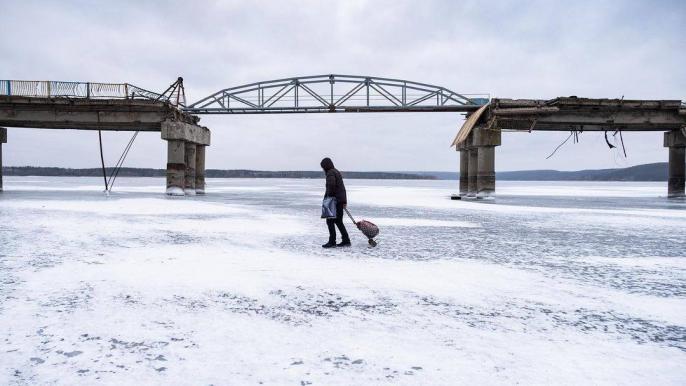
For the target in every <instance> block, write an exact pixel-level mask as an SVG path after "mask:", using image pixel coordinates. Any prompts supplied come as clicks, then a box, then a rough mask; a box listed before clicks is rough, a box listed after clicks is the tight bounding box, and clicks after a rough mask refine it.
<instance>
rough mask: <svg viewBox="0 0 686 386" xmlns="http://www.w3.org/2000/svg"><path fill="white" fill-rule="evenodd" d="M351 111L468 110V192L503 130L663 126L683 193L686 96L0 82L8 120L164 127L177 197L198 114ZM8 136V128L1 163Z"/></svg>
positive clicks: (350, 82) (0, 135)
mask: <svg viewBox="0 0 686 386" xmlns="http://www.w3.org/2000/svg"><path fill="white" fill-rule="evenodd" d="M351 112H353V113H366V112H375V113H384V112H396V113H397V112H416V113H418V112H422V113H426V112H452V113H463V114H466V115H467V119H466V121H465V122H464V124H463V126H462V128H461V129H460V131H459V132H458V134H457V136H456V137H455V140H454V141H453V143H452V145H453V146H454V147H455V148H456V149H457V150H458V151H460V194H459V195H456V196H455V197H454V198H460V199H462V198H464V199H470V198H489V197H493V196H494V194H495V147H496V146H499V145H500V144H501V134H502V132H507V131H525V132H532V131H540V130H546V131H569V132H570V137H572V136H574V137H577V136H578V134H579V133H581V132H583V131H604V132H605V133H606V137H607V133H608V132H610V133H611V134H612V135H614V136H616V135H617V134H619V138H620V139H621V138H622V137H621V135H622V132H623V131H661V132H664V133H665V134H664V146H665V147H668V148H669V181H668V196H669V197H684V181H685V175H684V164H685V158H684V149H685V148H686V105H684V103H683V102H682V101H677V100H623V99H589V98H577V97H568V98H555V99H552V100H535V99H527V100H513V99H490V96H489V95H488V94H465V93H458V92H454V91H452V90H450V89H448V88H445V87H441V86H435V85H430V84H426V83H420V82H414V81H408V80H400V79H391V78H381V77H371V76H357V75H336V74H327V75H315V76H302V77H293V78H284V79H277V80H269V81H262V82H256V83H250V84H246V85H242V86H236V87H230V88H225V89H222V90H219V91H217V92H215V93H213V94H211V95H209V96H207V97H204V98H202V99H200V100H198V101H197V102H194V103H191V104H187V103H186V97H185V89H184V85H183V79H182V78H179V79H178V80H177V81H176V82H174V83H173V84H171V85H170V86H169V87H168V88H167V90H165V91H164V92H161V93H156V92H152V91H148V90H146V89H143V88H140V87H137V86H134V85H131V84H127V83H123V84H118V83H91V82H55V81H14V80H0V126H6V127H31V128H54V129H81V130H98V131H102V130H115V131H135V132H136V133H138V132H139V131H157V132H160V133H161V137H162V139H164V140H166V141H167V143H168V146H167V194H170V195H184V194H186V195H193V194H204V189H205V179H204V175H205V166H204V165H205V148H206V147H207V146H209V145H210V131H209V129H207V128H206V127H203V126H201V125H199V121H200V119H199V117H198V115H202V114H289V113H290V114H293V113H351ZM135 135H136V134H134V137H133V138H132V140H131V141H130V143H129V145H128V146H127V149H126V150H125V153H124V154H123V156H122V157H123V158H125V154H126V153H127V152H128V149H130V147H131V144H132V142H133V139H135ZM6 142H7V130H6V129H5V128H0V166H1V165H2V152H1V151H2V147H1V146H2V143H6ZM608 144H609V142H608ZM123 158H120V162H122V163H123ZM118 165H119V163H118ZM104 169H105V167H104V161H103V171H104ZM0 170H1V169H0ZM106 184H107V183H106ZM0 190H2V174H1V172H0Z"/></svg>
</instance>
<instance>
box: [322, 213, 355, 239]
mask: <svg viewBox="0 0 686 386" xmlns="http://www.w3.org/2000/svg"><path fill="white" fill-rule="evenodd" d="M334 225H335V226H334ZM326 226H327V227H329V241H330V242H332V243H335V242H336V226H337V227H338V230H339V231H340V232H341V238H342V241H350V237H348V231H347V230H346V229H345V225H344V224H343V204H336V218H335V219H333V218H327V219H326Z"/></svg>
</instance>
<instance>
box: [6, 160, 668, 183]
mask: <svg viewBox="0 0 686 386" xmlns="http://www.w3.org/2000/svg"><path fill="white" fill-rule="evenodd" d="M2 170H3V174H4V175H6V176H73V177H99V176H102V169H100V168H90V169H66V168H44V167H34V166H7V167H3V168H2ZM111 172H112V169H111V168H107V175H110V173H111ZM165 173H166V171H165V170H164V169H146V168H122V169H121V171H120V172H119V176H123V177H164V176H165ZM343 175H344V176H345V177H346V178H358V179H389V180H390V179H392V180H456V179H458V178H459V174H458V173H454V172H343ZM205 176H206V177H209V178H323V177H324V173H323V172H321V171H277V172H272V171H263V170H220V169H207V170H206V171H205ZM496 177H497V179H498V180H501V181H507V180H509V181H666V180H667V163H666V162H658V163H652V164H644V165H637V166H631V167H628V168H619V169H597V170H578V171H573V172H563V171H559V170H523V171H515V172H498V173H496Z"/></svg>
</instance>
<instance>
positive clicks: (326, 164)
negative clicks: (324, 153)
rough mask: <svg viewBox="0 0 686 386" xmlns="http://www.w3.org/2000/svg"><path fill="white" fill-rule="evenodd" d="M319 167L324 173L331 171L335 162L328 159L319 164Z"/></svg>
mask: <svg viewBox="0 0 686 386" xmlns="http://www.w3.org/2000/svg"><path fill="white" fill-rule="evenodd" d="M319 166H321V167H322V169H324V171H329V170H331V169H333V161H331V158H329V157H326V158H324V159H323V160H322V162H320V163H319Z"/></svg>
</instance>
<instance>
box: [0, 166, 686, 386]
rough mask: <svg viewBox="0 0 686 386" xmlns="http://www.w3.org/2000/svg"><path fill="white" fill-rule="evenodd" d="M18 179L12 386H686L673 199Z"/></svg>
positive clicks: (537, 187) (7, 213)
mask: <svg viewBox="0 0 686 386" xmlns="http://www.w3.org/2000/svg"><path fill="white" fill-rule="evenodd" d="M117 183H118V185H117V187H116V189H115V190H116V191H115V192H114V193H113V194H112V195H110V196H109V197H108V196H106V195H104V194H103V193H102V192H101V190H102V187H101V185H100V180H99V179H95V178H93V179H91V178H46V177H6V178H5V188H6V191H5V192H3V193H2V194H0V384H3V385H6V384H8V385H12V384H65V385H75V384H85V385H93V384H112V385H115V384H116V385H120V384H215V385H224V384H232V385H235V384H295V385H307V384H315V385H317V384H319V385H351V384H407V385H416V384H425V385H439V384H441V385H454V384H515V383H520V384H646V385H647V384H650V385H654V384H660V385H667V384H674V385H683V384H686V248H685V247H686V241H685V238H684V236H685V235H686V203H685V202H683V201H670V200H667V199H666V198H664V195H665V191H664V190H665V184H664V183H655V184H653V183H576V182H575V183H526V182H516V183H515V182H499V183H498V193H499V196H498V199H497V200H496V201H495V202H488V203H482V202H478V203H477V202H469V201H464V202H463V201H452V200H450V199H449V196H450V194H451V193H454V192H455V189H456V182H454V181H362V180H347V181H346V184H347V185H348V190H349V200H350V208H351V210H352V212H353V214H354V215H356V216H357V217H359V218H366V219H369V220H371V221H375V222H376V223H377V224H378V225H379V226H380V228H381V234H380V236H379V238H378V241H379V246H378V247H377V248H368V247H367V243H366V240H365V239H364V238H363V236H362V235H361V234H360V233H359V232H358V231H357V230H356V229H355V228H354V227H353V226H351V225H350V223H349V222H348V228H349V231H350V232H351V235H352V236H353V247H351V248H347V249H338V250H323V249H322V248H321V247H320V245H321V244H322V243H323V242H325V241H326V227H325V225H324V223H323V222H322V220H320V219H319V210H320V209H319V205H320V199H321V195H322V185H323V180H285V179H283V180H282V179H265V180H251V179H226V180H224V179H209V180H208V188H207V195H206V196H195V197H166V196H165V195H164V194H163V193H164V180H163V179H153V178H150V179H148V178H120V179H118V180H117Z"/></svg>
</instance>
